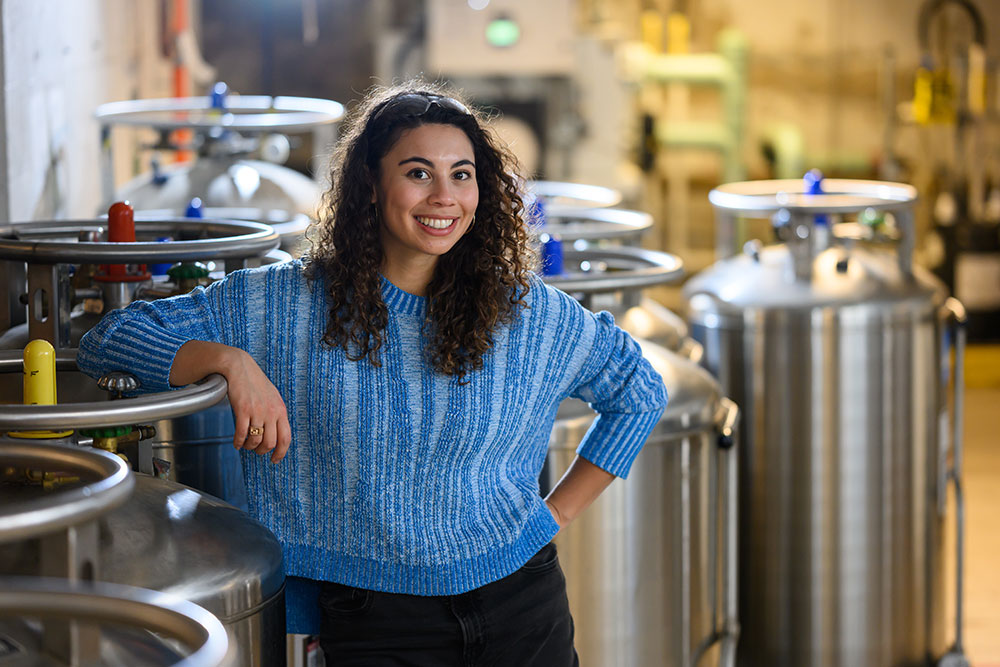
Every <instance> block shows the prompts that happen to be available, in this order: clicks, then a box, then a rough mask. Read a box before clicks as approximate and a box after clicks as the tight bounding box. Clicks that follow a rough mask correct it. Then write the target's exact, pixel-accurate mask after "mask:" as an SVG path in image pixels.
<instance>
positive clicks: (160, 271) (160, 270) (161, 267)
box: [149, 236, 173, 276]
mask: <svg viewBox="0 0 1000 667" xmlns="http://www.w3.org/2000/svg"><path fill="white" fill-rule="evenodd" d="M170 241H173V239H172V238H171V237H169V236H157V237H156V242H157V243H169V242H170ZM171 266H173V264H171V263H169V262H166V263H164V264H150V265H149V272H150V273H151V274H153V275H154V276H165V275H167V271H168V270H169V269H170V267H171Z"/></svg>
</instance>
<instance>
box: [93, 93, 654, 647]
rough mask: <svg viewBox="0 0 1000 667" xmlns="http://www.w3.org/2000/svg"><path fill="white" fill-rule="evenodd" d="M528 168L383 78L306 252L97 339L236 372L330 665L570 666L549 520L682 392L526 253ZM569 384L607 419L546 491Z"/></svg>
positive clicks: (606, 477) (587, 499) (289, 554)
mask: <svg viewBox="0 0 1000 667" xmlns="http://www.w3.org/2000/svg"><path fill="white" fill-rule="evenodd" d="M512 168H513V162H512V159H511V158H510V157H509V154H508V153H507V152H506V151H505V150H504V149H503V148H501V147H500V146H499V144H498V143H497V142H496V140H495V139H493V138H492V136H491V135H490V134H489V133H488V132H487V131H486V130H485V129H484V126H483V124H482V123H481V121H480V119H479V117H478V116H477V115H476V113H474V112H473V111H471V110H470V109H468V108H467V107H466V106H465V105H464V104H462V103H461V102H459V101H458V100H456V99H455V98H454V97H448V96H445V95H444V94H443V93H442V92H441V91H440V90H437V89H434V88H431V87H428V86H424V85H420V86H408V87H403V88H396V89H389V90H377V91H375V92H373V93H372V94H371V95H369V97H368V98H367V99H366V100H365V101H364V102H363V103H362V104H361V105H360V106H359V108H358V109H357V110H356V111H355V113H354V114H353V119H352V121H351V122H350V123H349V124H348V126H347V128H346V131H345V133H344V135H343V136H342V138H341V141H340V144H339V148H338V150H337V153H336V155H335V159H334V169H333V173H332V183H333V185H332V187H331V190H330V191H329V192H328V193H327V196H326V198H325V209H324V212H323V215H322V216H321V221H320V223H319V225H318V230H317V231H318V234H315V235H314V236H315V237H316V238H314V239H313V250H312V252H311V253H310V255H309V256H307V257H306V258H305V259H303V260H302V261H295V262H290V263H286V264H280V265H274V266H269V267H265V268H261V269H255V270H249V271H239V272H236V273H234V274H232V275H230V276H228V277H227V278H226V279H225V280H223V281H221V282H218V283H215V284H213V285H211V286H210V287H208V288H206V289H202V288H198V289H196V290H195V291H193V292H191V293H190V294H188V295H186V296H182V297H176V298H173V299H167V300H162V301H157V302H153V303H143V302H138V303H134V304H132V305H131V306H129V307H128V308H126V309H124V310H122V311H117V312H115V313H112V314H109V315H108V317H106V318H105V319H104V320H103V321H102V322H101V324H100V325H99V326H98V327H97V328H96V329H94V331H93V332H91V333H90V334H88V336H87V337H85V338H84V340H83V341H82V342H81V345H80V365H81V368H84V369H85V370H86V371H87V372H89V373H91V374H95V375H96V374H99V373H102V372H105V371H108V370H111V369H124V370H128V371H130V372H132V373H135V374H136V375H138V376H139V379H140V380H141V381H142V385H143V387H144V388H145V389H146V390H149V391H156V390H164V389H167V388H168V387H175V386H180V385H185V384H188V383H190V382H194V381H196V380H199V379H201V378H203V377H204V376H206V375H208V374H209V373H221V374H223V375H224V376H225V377H226V379H227V380H228V381H229V398H230V402H231V404H232V407H233V413H234V417H235V420H236V441H235V443H234V444H235V446H236V447H237V448H242V449H243V450H244V452H245V455H244V456H243V462H244V473H245V477H246V481H247V485H248V493H249V496H250V503H249V505H250V513H251V515H253V516H254V517H255V518H257V519H259V520H260V521H261V522H263V523H264V524H265V525H266V526H267V527H268V528H270V529H271V530H272V531H273V532H274V533H275V535H276V536H277V537H278V539H279V540H280V541H281V543H282V546H283V549H284V557H285V569H286V572H287V574H288V575H290V582H291V583H290V585H289V589H288V600H289V625H290V628H289V629H290V630H292V631H300V632H301V631H308V630H312V628H310V627H306V626H307V625H308V624H307V623H306V621H307V618H306V617H307V616H308V615H309V614H308V611H309V604H308V602H307V600H308V597H309V596H308V592H309V590H310V589H312V590H318V594H319V605H318V608H317V607H316V606H315V603H313V607H312V608H313V609H318V611H319V616H320V618H321V645H322V646H323V648H324V652H325V653H326V655H327V660H328V664H337V665H355V664H356V665H382V664H418V665H423V664H441V665H452V664H455V665H457V664H499V665H545V666H549V665H571V664H576V663H577V659H576V654H575V651H574V649H573V626H572V620H571V619H570V616H569V608H568V605H567V600H566V592H565V580H564V579H563V577H562V573H561V571H560V570H559V566H558V561H557V560H556V554H555V547H554V546H553V545H551V544H550V540H551V539H552V538H553V537H554V536H555V535H556V533H557V532H558V531H559V530H560V529H561V528H563V527H565V526H566V525H567V524H568V523H569V522H571V521H572V520H573V519H574V518H575V517H576V516H577V515H578V514H579V513H580V512H581V511H582V510H583V509H584V508H585V507H587V506H588V505H589V504H590V503H591V502H592V501H593V500H594V499H595V498H596V497H597V496H598V495H599V494H600V493H601V491H602V490H603V489H604V488H605V487H606V486H607V485H608V484H609V483H610V482H611V481H612V480H613V479H614V477H615V476H622V477H624V476H625V475H626V474H627V472H628V469H629V466H630V465H631V463H632V461H633V459H634V458H635V456H636V455H637V454H638V451H639V449H640V447H641V446H642V444H643V442H644V441H645V439H646V437H647V436H648V434H649V432H650V430H651V429H652V428H653V426H654V425H655V423H656V422H657V420H658V419H659V417H660V415H661V413H662V411H663V407H664V405H665V404H666V393H665V390H664V386H663V382H662V380H661V379H660V377H659V376H658V375H657V374H656V373H655V371H653V369H652V368H651V367H650V366H649V364H648V363H647V362H646V361H645V360H644V359H643V358H642V355H641V353H640V350H639V348H638V346H637V345H636V343H635V342H634V341H633V340H632V339H631V338H630V337H629V336H628V335H627V334H625V333H624V332H623V331H621V330H620V329H619V328H617V327H616V326H614V323H613V320H612V318H611V316H610V315H609V314H607V313H601V314H599V315H594V314H593V313H590V312H589V311H587V310H585V309H584V308H583V307H581V306H580V305H579V304H578V303H577V302H576V301H574V300H573V299H572V298H570V297H569V296H567V295H565V294H563V293H562V292H559V291H558V290H555V289H552V288H550V287H548V286H546V285H545V284H544V283H542V282H541V280H540V279H539V278H538V277H536V276H535V275H534V274H533V273H531V272H530V264H531V262H530V261H529V257H530V255H529V250H528V236H527V232H526V230H525V228H524V225H523V223H522V220H521V209H522V203H521V199H520V197H519V196H518V191H517V181H516V180H515V177H514V176H512ZM571 395H572V396H578V397H580V398H583V399H584V400H586V401H588V402H590V403H591V405H592V406H593V407H594V408H595V410H597V411H598V412H599V417H598V419H597V420H596V421H595V422H594V425H593V427H592V428H591V430H590V431H589V433H588V434H587V436H586V438H585V439H584V441H583V443H582V444H581V445H580V448H579V450H578V453H579V456H578V457H577V459H576V461H575V462H574V463H573V465H572V466H571V467H570V469H569V470H568V471H567V472H566V474H565V476H564V477H563V478H562V480H561V481H560V482H559V484H558V485H557V486H556V487H555V488H554V489H553V490H552V492H551V494H549V496H548V497H547V498H546V499H545V500H543V499H542V498H541V497H540V496H539V487H538V476H539V473H540V471H541V468H542V464H543V462H544V460H545V456H546V449H547V444H548V439H549V434H550V431H551V428H552V425H553V421H554V419H555V414H556V408H557V406H558V405H559V403H560V402H561V401H562V400H563V399H565V398H566V397H568V396H571ZM249 452H256V453H257V454H261V455H268V454H269V460H270V462H271V463H272V464H274V465H270V464H268V462H267V461H268V459H265V458H264V457H263V456H260V457H254V456H250V455H249ZM316 582H321V583H316ZM303 623H306V626H304V625H303Z"/></svg>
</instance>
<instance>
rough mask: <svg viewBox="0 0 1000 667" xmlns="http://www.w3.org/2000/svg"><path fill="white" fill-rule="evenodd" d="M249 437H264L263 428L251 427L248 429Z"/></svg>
mask: <svg viewBox="0 0 1000 667" xmlns="http://www.w3.org/2000/svg"><path fill="white" fill-rule="evenodd" d="M250 435H264V427H263V426H251V427H250Z"/></svg>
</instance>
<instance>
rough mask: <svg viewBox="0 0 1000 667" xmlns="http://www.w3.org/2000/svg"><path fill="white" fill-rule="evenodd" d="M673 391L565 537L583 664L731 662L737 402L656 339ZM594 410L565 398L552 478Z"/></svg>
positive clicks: (629, 666) (679, 666) (658, 363)
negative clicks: (626, 470) (625, 467)
mask: <svg viewBox="0 0 1000 667" xmlns="http://www.w3.org/2000/svg"><path fill="white" fill-rule="evenodd" d="M639 343H640V345H641V346H642V351H643V355H644V356H645V357H646V358H647V359H648V360H649V361H650V363H652V364H653V367H654V368H656V370H657V371H658V372H659V373H660V374H661V375H662V376H663V380H664V383H665V384H666V387H667V393H668V395H669V397H670V400H669V403H668V405H667V408H666V410H665V411H664V413H663V416H662V417H661V418H660V421H659V423H658V424H657V425H656V428H655V429H654V431H653V433H652V434H651V435H650V437H649V439H648V440H647V441H646V444H645V445H644V446H643V448H642V451H640V453H639V456H638V458H636V460H635V463H634V464H633V466H632V471H631V474H630V475H629V478H628V480H627V481H624V482H623V481H621V480H618V481H616V482H613V483H612V485H611V486H610V487H608V489H607V490H606V491H604V493H603V494H601V496H600V498H598V499H597V500H596V501H595V502H594V504H593V505H592V506H591V507H590V508H588V510H587V512H586V513H584V514H583V515H582V516H580V517H579V518H578V519H577V520H576V521H574V522H573V524H572V525H570V526H569V527H568V528H566V529H565V530H564V531H562V532H561V533H560V534H559V535H558V536H557V537H556V540H555V541H556V544H557V545H558V547H559V559H560V562H561V564H562V567H563V570H564V572H565V574H566V587H567V590H568V593H569V600H570V609H571V611H572V613H573V620H574V623H575V627H576V639H575V643H576V648H577V651H578V652H579V655H580V663H581V664H583V665H602V666H603V667H647V666H649V665H658V666H662V667H674V666H676V667H689V666H690V665H696V664H697V665H702V666H703V667H705V666H707V665H719V666H722V667H730V666H731V665H732V664H733V656H734V651H735V644H736V639H737V634H738V632H739V629H738V624H737V622H736V542H735V540H736V487H735V484H736V460H735V456H736V452H735V447H734V445H735V443H734V434H733V429H734V427H735V423H736V420H737V414H738V410H737V409H736V405H735V404H734V403H732V402H731V401H729V400H728V399H726V398H724V396H723V394H722V391H721V388H720V387H719V384H718V383H717V382H716V381H715V380H714V379H713V378H712V377H711V376H710V375H709V374H708V373H707V372H706V371H705V370H704V369H702V368H700V367H698V366H697V365H696V364H695V363H694V362H692V361H690V360H688V359H685V358H683V357H681V356H679V355H677V354H674V353H672V352H670V351H668V350H666V349H664V348H662V347H659V346H657V345H654V344H652V343H650V342H648V341H639ZM593 419H594V412H593V410H591V409H590V407H589V406H587V405H586V404H585V403H583V402H582V401H579V400H577V399H568V400H567V401H565V402H564V403H563V404H562V405H561V406H560V407H559V412H558V414H557V416H556V423H555V428H554V429H553V431H552V439H551V441H550V445H549V457H548V465H547V471H548V475H549V477H548V481H549V483H550V485H552V484H554V483H555V482H556V481H557V480H558V479H559V477H560V476H561V475H562V473H563V472H564V471H565V470H566V468H567V467H569V464H570V463H571V462H572V460H573V458H574V456H575V455H576V447H577V445H578V444H579V443H580V441H581V440H582V439H583V436H584V435H585V434H586V432H587V429H588V428H589V427H590V424H591V422H593Z"/></svg>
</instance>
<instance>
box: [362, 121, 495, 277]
mask: <svg viewBox="0 0 1000 667" xmlns="http://www.w3.org/2000/svg"><path fill="white" fill-rule="evenodd" d="M379 172H380V173H379V178H378V183H377V184H376V186H375V205H376V206H378V208H379V220H380V222H381V235H382V251H383V260H382V274H383V275H384V276H385V277H386V278H387V279H388V280H389V281H390V282H392V283H393V284H395V285H396V286H397V287H400V288H402V289H404V290H406V291H410V292H413V293H416V294H422V293H423V288H426V286H427V283H429V282H430V279H431V276H432V275H433V273H434V267H435V265H436V264H437V261H438V258H439V257H440V256H441V255H443V254H445V253H446V252H448V251H449V250H451V249H452V248H453V247H454V246H455V244H456V243H457V242H458V240H459V239H460V238H462V236H463V235H464V234H465V232H466V231H467V230H468V229H469V226H470V224H471V222H472V217H473V216H474V215H475V213H476V206H477V205H478V204H479V186H478V185H477V183H476V165H475V155H474V152H473V148H472V142H470V141H469V138H468V137H467V136H466V134H465V132H463V131H462V130H460V129H459V128H457V127H455V126H453V125H439V124H429V125H421V126H419V127H415V128H413V129H411V130H407V131H405V132H403V134H402V135H400V137H399V140H398V141H397V142H396V143H395V144H394V145H393V147H392V148H391V149H389V152H388V153H387V154H386V155H385V156H384V157H383V158H382V160H381V162H380V166H379ZM420 283H422V285H421V284H420Z"/></svg>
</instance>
